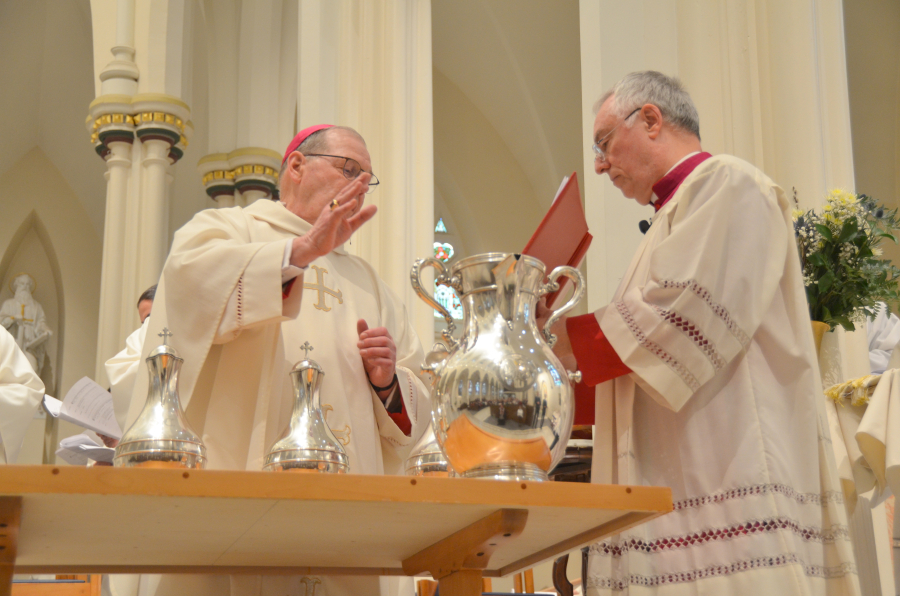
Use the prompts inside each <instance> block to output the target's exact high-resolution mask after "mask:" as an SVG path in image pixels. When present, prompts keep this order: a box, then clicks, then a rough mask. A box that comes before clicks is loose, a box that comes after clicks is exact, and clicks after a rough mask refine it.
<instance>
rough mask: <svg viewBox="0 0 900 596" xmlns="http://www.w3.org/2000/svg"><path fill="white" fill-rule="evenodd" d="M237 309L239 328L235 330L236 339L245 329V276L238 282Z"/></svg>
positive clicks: (236, 316) (236, 315)
mask: <svg viewBox="0 0 900 596" xmlns="http://www.w3.org/2000/svg"><path fill="white" fill-rule="evenodd" d="M236 302H237V307H236V308H235V318H236V319H237V327H236V328H235V330H234V339H237V336H238V335H240V334H241V331H242V330H243V329H244V276H243V275H242V276H240V277H239V278H238V282H237V301H236Z"/></svg>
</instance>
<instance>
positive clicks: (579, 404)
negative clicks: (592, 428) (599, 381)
mask: <svg viewBox="0 0 900 596" xmlns="http://www.w3.org/2000/svg"><path fill="white" fill-rule="evenodd" d="M594 395H595V391H594V388H593V387H588V386H587V385H585V384H584V382H581V383H578V384H577V385H575V424H577V425H588V424H593V423H594V412H595V406H594Z"/></svg>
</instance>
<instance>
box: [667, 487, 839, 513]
mask: <svg viewBox="0 0 900 596" xmlns="http://www.w3.org/2000/svg"><path fill="white" fill-rule="evenodd" d="M773 493H777V494H780V495H783V496H785V497H788V498H789V499H793V500H795V501H797V502H798V503H800V504H801V505H807V504H814V505H827V504H828V503H843V502H844V495H843V494H842V493H841V491H828V492H825V493H801V492H798V491H797V490H795V489H793V488H792V487H790V486H787V485H785V484H755V485H752V486H741V487H738V488H733V489H731V490H727V491H725V492H721V493H715V494H712V495H701V496H697V497H691V498H689V499H684V500H681V501H676V502H675V503H674V505H673V510H674V511H678V510H680V509H687V508H689V507H702V506H704V505H710V504H713V503H721V502H723V501H730V500H731V499H741V498H744V497H754V496H763V495H768V494H773Z"/></svg>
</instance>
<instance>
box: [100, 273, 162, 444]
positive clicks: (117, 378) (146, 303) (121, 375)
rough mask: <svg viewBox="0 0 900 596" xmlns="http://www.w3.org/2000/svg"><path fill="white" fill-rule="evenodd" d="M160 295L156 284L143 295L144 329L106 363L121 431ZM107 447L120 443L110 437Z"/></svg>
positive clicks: (106, 439) (140, 300)
mask: <svg viewBox="0 0 900 596" xmlns="http://www.w3.org/2000/svg"><path fill="white" fill-rule="evenodd" d="M155 296H156V284H153V285H152V286H150V287H149V288H147V289H146V290H144V292H143V293H142V294H141V295H140V297H139V298H138V301H137V310H138V316H139V317H140V319H141V326H140V327H138V328H137V329H135V330H134V331H133V332H132V333H131V335H129V336H128V337H127V338H125V348H124V349H123V350H122V351H121V352H119V353H118V354H116V355H115V356H113V357H112V358H110V359H109V360H107V361H106V362H105V363H104V367H105V368H106V377H107V378H108V379H109V392H110V393H111V394H112V398H113V411H114V412H115V415H116V422H118V423H119V428H123V429H124V426H125V419H126V417H127V416H128V410H129V409H130V406H131V398H132V395H133V394H134V380H135V378H136V377H137V372H138V366H140V362H141V348H142V347H143V345H144V339H145V338H146V337H147V325H148V323H147V319H148V318H149V317H150V313H151V312H152V310H153V299H154V297H155ZM101 438H102V439H103V442H104V443H105V444H106V446H107V447H115V446H116V444H118V441H116V440H114V439H111V438H109V437H101Z"/></svg>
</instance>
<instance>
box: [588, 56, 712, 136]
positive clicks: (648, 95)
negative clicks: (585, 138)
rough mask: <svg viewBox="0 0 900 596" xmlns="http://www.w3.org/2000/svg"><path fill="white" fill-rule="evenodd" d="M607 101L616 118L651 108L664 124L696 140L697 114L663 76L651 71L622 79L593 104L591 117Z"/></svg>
mask: <svg viewBox="0 0 900 596" xmlns="http://www.w3.org/2000/svg"><path fill="white" fill-rule="evenodd" d="M610 97H612V98H613V110H614V112H615V113H616V114H617V115H619V116H620V117H624V116H625V115H626V114H627V113H628V112H631V111H632V110H634V109H635V108H639V107H641V106H643V105H645V104H648V103H649V104H653V105H655V106H656V107H658V108H659V111H660V112H662V115H663V119H664V120H665V121H666V122H668V123H669V124H671V125H672V126H674V127H676V128H679V129H681V130H684V131H686V132H689V133H691V134H693V135H694V136H695V137H697V138H698V139H699V138H700V116H699V115H698V114H697V108H696V107H695V106H694V102H693V100H692V99H691V96H690V95H689V94H688V92H687V91H686V90H685V88H684V85H683V84H682V82H681V81H680V80H678V79H677V78H675V77H669V76H666V75H664V74H662V73H660V72H656V71H655V70H645V71H643V72H633V73H631V74H628V75H625V77H624V78H623V79H622V80H621V81H619V82H618V83H616V84H615V85H613V88H612V89H610V90H609V91H607V92H606V93H604V94H603V95H602V96H601V97H600V99H599V100H597V103H596V104H594V113H595V114H596V113H597V112H599V111H600V107H601V106H602V105H603V104H604V103H605V102H606V100H607V99H609V98H610ZM626 126H631V124H626Z"/></svg>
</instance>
